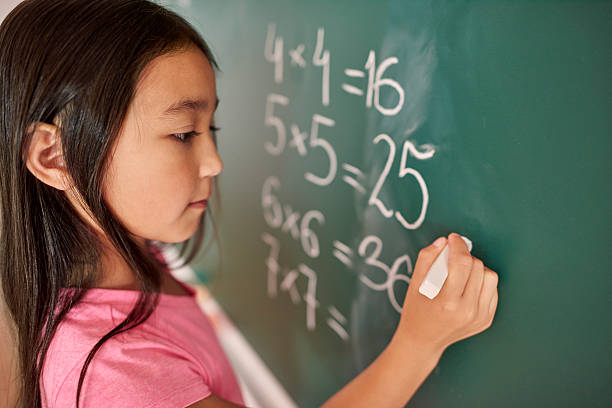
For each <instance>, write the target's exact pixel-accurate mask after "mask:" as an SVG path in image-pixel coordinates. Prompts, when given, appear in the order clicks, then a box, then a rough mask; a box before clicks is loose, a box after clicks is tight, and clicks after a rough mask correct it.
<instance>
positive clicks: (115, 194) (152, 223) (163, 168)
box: [107, 157, 195, 239]
mask: <svg viewBox="0 0 612 408" xmlns="http://www.w3.org/2000/svg"><path fill="white" fill-rule="evenodd" d="M191 173H192V172H191V171H190V169H189V166H188V165H187V164H185V161H183V162H182V163H180V162H175V163H168V162H164V161H161V160H146V159H145V158H135V157H133V158H132V160H127V161H117V163H115V164H114V165H113V167H112V172H111V173H110V174H111V175H112V178H111V179H109V183H108V188H107V192H108V194H107V202H108V204H109V205H110V206H111V208H112V209H113V211H114V212H115V214H116V215H117V216H118V218H119V219H120V220H121V221H122V222H123V223H124V224H125V225H126V226H127V227H128V229H129V230H130V232H132V233H133V234H136V235H138V236H141V237H145V238H149V239H155V238H154V237H155V236H156V235H158V234H159V233H160V232H162V231H167V230H168V229H169V228H171V227H172V226H173V225H174V224H176V223H177V222H178V219H179V218H180V217H181V216H182V215H183V213H184V212H185V211H187V205H188V204H189V202H190V201H191V199H192V198H193V197H192V195H193V193H194V185H195V183H194V180H195V177H194V175H193V174H191Z"/></svg>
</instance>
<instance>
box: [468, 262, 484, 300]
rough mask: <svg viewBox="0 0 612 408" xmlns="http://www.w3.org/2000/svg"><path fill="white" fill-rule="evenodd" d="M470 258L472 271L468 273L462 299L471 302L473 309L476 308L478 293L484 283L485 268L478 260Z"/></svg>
mask: <svg viewBox="0 0 612 408" xmlns="http://www.w3.org/2000/svg"><path fill="white" fill-rule="evenodd" d="M472 258H473V259H472V271H471V272H470V275H469V278H468V281H467V283H466V285H465V289H464V291H463V297H464V298H466V299H467V300H468V301H470V302H473V305H474V307H477V306H478V303H479V299H480V292H481V290H482V284H483V282H484V275H485V272H484V270H485V266H484V263H483V262H482V261H481V260H480V259H478V258H474V257H472Z"/></svg>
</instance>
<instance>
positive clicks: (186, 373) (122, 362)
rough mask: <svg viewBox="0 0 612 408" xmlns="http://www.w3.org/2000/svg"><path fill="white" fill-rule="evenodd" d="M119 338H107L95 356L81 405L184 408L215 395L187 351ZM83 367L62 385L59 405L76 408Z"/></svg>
mask: <svg viewBox="0 0 612 408" xmlns="http://www.w3.org/2000/svg"><path fill="white" fill-rule="evenodd" d="M119 336H120V335H119ZM114 339H115V338H111V339H109V340H107V341H106V342H105V343H104V344H103V345H102V347H101V348H100V350H98V352H97V353H96V354H95V355H94V357H93V359H92V360H91V363H90V365H89V367H88V369H87V372H86V374H85V379H84V382H83V387H82V390H81V396H80V401H79V406H80V407H88V408H89V407H92V408H96V407H116V408H123V407H126V408H127V407H130V408H133V407H142V408H165V407H185V406H188V405H190V404H192V403H194V402H196V401H199V400H201V399H203V398H206V397H208V396H210V395H211V390H210V388H209V386H208V385H207V382H206V380H207V379H206V378H203V377H202V375H201V374H200V373H199V372H198V371H199V370H198V368H197V363H196V362H195V361H193V359H191V358H190V356H189V355H188V354H187V353H185V352H183V351H181V350H180V349H177V348H173V347H171V346H170V345H168V344H164V343H161V344H160V343H156V342H152V341H143V340H140V339H139V340H138V341H134V342H132V343H127V342H121V341H113V340H114ZM107 343H108V344H107ZM82 366H83V361H80V363H79V364H77V365H76V366H75V367H74V368H73V369H72V370H71V371H70V374H69V375H68V376H67V378H66V380H65V381H64V382H63V384H61V386H60V388H59V390H58V393H57V394H56V398H55V404H53V406H54V407H57V408H64V407H75V406H76V390H77V386H78V381H79V375H80V372H81V368H82Z"/></svg>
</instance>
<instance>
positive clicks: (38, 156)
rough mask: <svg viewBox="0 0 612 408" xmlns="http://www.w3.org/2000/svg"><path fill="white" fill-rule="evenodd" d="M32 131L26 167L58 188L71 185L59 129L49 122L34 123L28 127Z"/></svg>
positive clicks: (63, 188)
mask: <svg viewBox="0 0 612 408" xmlns="http://www.w3.org/2000/svg"><path fill="white" fill-rule="evenodd" d="M28 132H29V133H32V140H31V142H30V149H29V151H28V155H27V157H26V167H27V168H28V170H30V172H31V173H32V174H33V175H34V176H35V177H36V178H37V179H39V180H40V181H42V182H43V183H45V184H48V185H50V186H51V187H55V188H57V189H58V190H67V189H69V188H70V187H71V184H70V182H69V180H70V177H69V176H68V172H67V170H66V163H65V161H64V156H63V151H62V145H61V139H60V135H59V129H58V127H57V126H55V125H52V124H49V123H43V122H38V123H33V124H32V125H30V127H29V128H28Z"/></svg>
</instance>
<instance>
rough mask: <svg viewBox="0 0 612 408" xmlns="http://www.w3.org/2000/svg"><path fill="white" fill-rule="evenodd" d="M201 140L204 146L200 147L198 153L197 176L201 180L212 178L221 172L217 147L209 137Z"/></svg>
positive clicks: (221, 163)
mask: <svg viewBox="0 0 612 408" xmlns="http://www.w3.org/2000/svg"><path fill="white" fill-rule="evenodd" d="M202 139H204V140H205V142H204V143H203V145H204V146H202V148H201V150H200V151H199V162H200V171H199V175H200V177H201V178H205V177H214V176H216V175H218V174H219V173H221V170H223V161H222V160H221V157H220V156H219V153H218V152H217V147H216V146H215V142H214V141H213V138H212V137H211V135H207V136H206V137H203V138H202Z"/></svg>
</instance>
